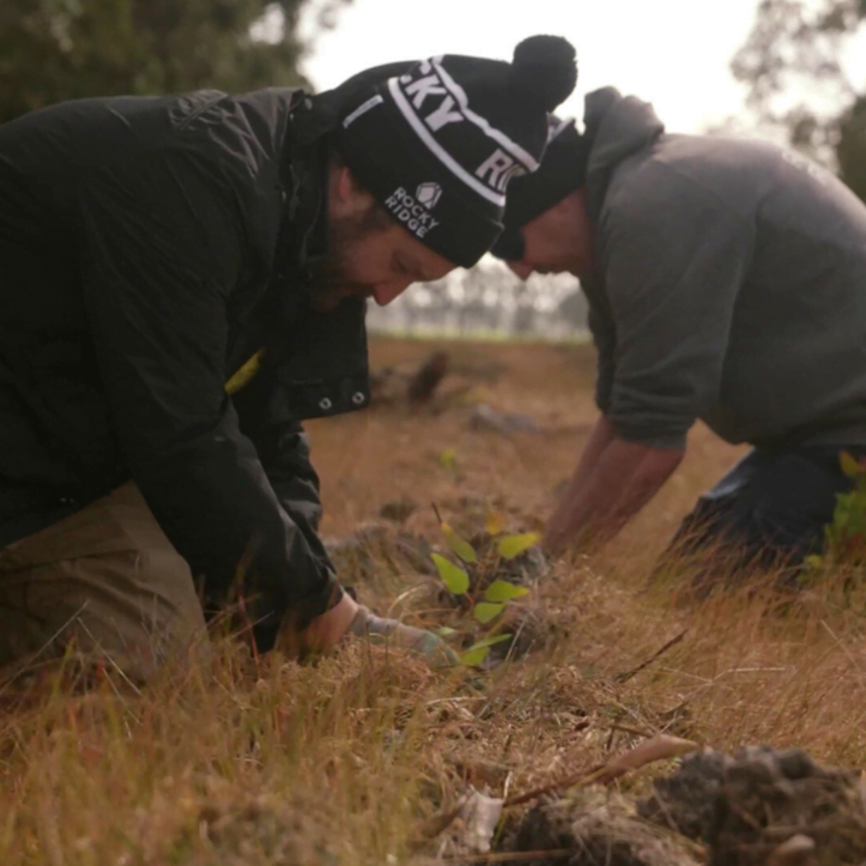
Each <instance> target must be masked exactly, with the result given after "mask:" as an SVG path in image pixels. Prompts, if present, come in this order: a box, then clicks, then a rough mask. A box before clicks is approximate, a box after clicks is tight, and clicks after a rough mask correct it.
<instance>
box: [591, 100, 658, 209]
mask: <svg viewBox="0 0 866 866" xmlns="http://www.w3.org/2000/svg"><path fill="white" fill-rule="evenodd" d="M584 126H585V132H584V134H583V135H584V138H586V139H588V140H589V142H590V146H589V158H588V163H587V181H586V183H587V200H588V204H589V208H590V216H591V217H593V218H597V217H598V214H599V212H600V211H601V205H602V203H603V201H604V196H605V193H606V192H607V187H608V184H609V182H610V178H611V175H612V174H613V171H614V169H615V168H616V167H617V166H618V165H619V164H620V163H621V162H623V161H624V160H626V159H628V157H630V156H632V155H633V154H635V153H637V152H638V151H641V150H643V149H644V148H645V147H647V146H649V145H651V144H652V143H653V142H655V141H656V140H657V139H658V138H659V136H660V135H661V134H662V133H663V132H664V130H665V127H664V124H663V123H662V122H661V121H660V120H659V118H658V115H656V113H655V110H654V109H653V107H652V105H650V104H649V103H648V102H644V101H643V100H640V99H638V98H637V97H635V96H622V94H621V93H620V92H619V91H618V90H617V89H616V88H615V87H603V88H601V89H600V90H594V91H593V92H592V93H589V94H587V96H586V100H585V111H584Z"/></svg>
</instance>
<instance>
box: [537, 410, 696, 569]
mask: <svg viewBox="0 0 866 866" xmlns="http://www.w3.org/2000/svg"><path fill="white" fill-rule="evenodd" d="M684 453H685V452H684V451H682V450H677V451H672V450H667V449H662V448H653V447H651V446H648V445H641V444H639V443H636V442H626V441H624V440H622V439H618V438H617V437H616V431H615V430H614V429H613V426H612V425H611V423H610V421H609V420H608V419H607V418H606V417H604V416H602V418H601V419H600V420H599V422H598V424H597V425H596V427H595V430H593V433H592V435H591V436H590V440H589V443H588V444H587V447H586V449H585V450H584V453H583V455H582V457H581V460H580V463H579V464H578V467H577V469H576V470H575V473H574V475H573V476H572V479H571V481H570V482H569V485H568V489H567V490H566V492H565V494H564V496H563V498H562V500H561V502H560V503H559V505H558V507H557V508H556V510H555V511H554V513H553V515H552V516H551V518H550V520H549V521H548V524H547V529H546V531H545V547H546V548H547V549H548V550H550V551H552V552H554V553H555V552H559V551H562V550H564V549H565V548H566V547H572V546H580V547H586V546H589V545H595V544H599V543H603V542H604V541H607V540H609V539H611V538H613V537H614V536H615V535H616V534H617V533H618V532H619V531H620V529H622V527H623V526H624V525H625V524H626V523H627V522H628V521H629V520H630V519H631V518H632V517H634V516H635V515H636V514H637V513H638V512H639V511H640V510H641V508H643V506H644V505H646V503H647V502H649V501H650V499H652V498H653V496H655V494H656V493H657V492H658V491H659V489H660V488H661V487H662V485H663V484H664V483H665V481H667V479H668V478H669V477H670V475H671V474H672V473H673V471H674V470H675V469H676V468H677V466H679V464H680V461H681V460H682V458H683V454H684Z"/></svg>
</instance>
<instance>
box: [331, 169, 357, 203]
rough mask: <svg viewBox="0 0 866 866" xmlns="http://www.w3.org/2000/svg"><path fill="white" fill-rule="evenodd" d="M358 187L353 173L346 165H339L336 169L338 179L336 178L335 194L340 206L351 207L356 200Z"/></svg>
mask: <svg viewBox="0 0 866 866" xmlns="http://www.w3.org/2000/svg"><path fill="white" fill-rule="evenodd" d="M357 188H358V185H357V184H356V183H355V178H354V177H352V172H350V171H349V167H348V166H346V165H338V166H337V167H336V177H335V178H334V192H335V194H336V196H337V199H338V200H339V202H340V204H342V205H343V206H344V207H350V206H351V204H352V200H353V199H354V198H355V194H356V191H357Z"/></svg>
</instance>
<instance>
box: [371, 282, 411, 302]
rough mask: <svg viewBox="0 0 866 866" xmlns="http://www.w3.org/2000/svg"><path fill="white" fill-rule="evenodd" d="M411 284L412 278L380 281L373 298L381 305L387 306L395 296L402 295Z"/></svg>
mask: <svg viewBox="0 0 866 866" xmlns="http://www.w3.org/2000/svg"><path fill="white" fill-rule="evenodd" d="M411 285H412V281H411V280H393V281H391V282H388V283H379V284H378V285H377V286H376V287H375V288H374V289H373V298H374V300H375V301H376V303H377V304H378V305H379V306H380V307H386V306H388V304H390V303H391V301H393V300H394V298H396V297H398V296H399V295H402V294H403V292H405V291H406V289H408V288H409V286H411Z"/></svg>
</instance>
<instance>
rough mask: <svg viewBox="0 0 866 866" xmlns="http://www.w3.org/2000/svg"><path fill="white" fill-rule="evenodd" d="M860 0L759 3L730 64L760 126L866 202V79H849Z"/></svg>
mask: <svg viewBox="0 0 866 866" xmlns="http://www.w3.org/2000/svg"><path fill="white" fill-rule="evenodd" d="M864 23H866V0H761V2H760V4H759V5H758V11H757V16H756V19H755V24H754V27H753V28H752V31H751V33H750V35H749V37H748V39H747V40H746V42H745V44H744V45H743V46H742V47H741V48H740V50H739V51H738V52H737V54H736V56H735V57H734V59H733V62H732V64H731V68H732V71H733V73H734V76H735V77H736V78H737V79H738V80H740V81H742V82H744V83H745V84H746V85H748V88H749V90H748V105H749V107H750V108H751V109H753V110H754V111H755V112H756V113H757V116H758V119H759V121H760V122H762V123H763V124H765V125H772V126H775V127H778V128H782V129H783V130H785V132H786V134H787V137H788V140H789V141H790V143H791V145H792V146H793V147H795V148H797V149H798V150H801V151H803V152H805V153H807V154H809V155H810V156H812V157H813V158H816V159H817V160H819V161H820V162H823V163H824V164H825V165H828V166H829V167H831V168H833V169H834V170H835V171H836V172H837V173H838V174H839V176H840V177H841V178H842V180H843V181H844V182H845V183H846V184H848V186H849V187H851V189H853V190H854V192H855V193H856V194H857V195H858V196H859V197H860V198H861V199H863V200H866V81H858V80H852V77H851V74H850V72H849V70H850V69H851V68H852V67H856V66H857V60H858V56H857V55H858V52H859V53H860V54H862V50H863V41H864V37H866V27H864Z"/></svg>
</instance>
